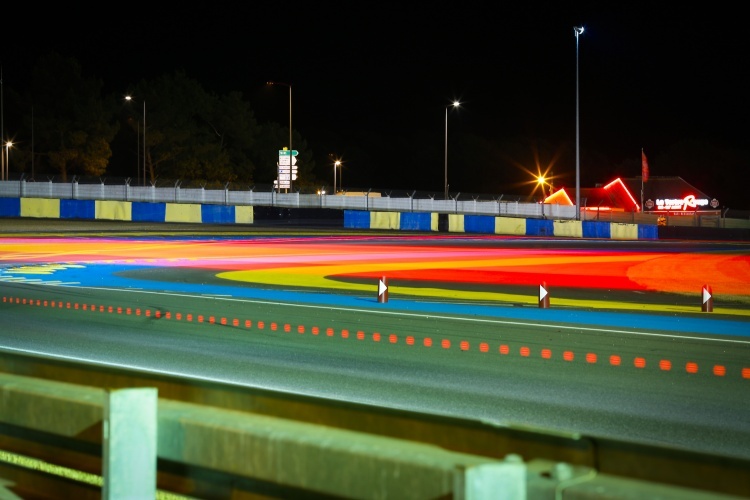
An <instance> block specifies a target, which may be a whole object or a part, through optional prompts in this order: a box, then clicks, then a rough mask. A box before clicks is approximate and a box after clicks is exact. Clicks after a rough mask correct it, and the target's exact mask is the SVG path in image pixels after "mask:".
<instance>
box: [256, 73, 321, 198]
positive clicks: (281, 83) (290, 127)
mask: <svg viewBox="0 0 750 500" xmlns="http://www.w3.org/2000/svg"><path fill="white" fill-rule="evenodd" d="M268 85H284V86H285V87H289V155H290V156H289V189H290V190H291V189H292V163H293V161H294V156H293V153H292V85H291V84H290V83H284V82H268ZM280 187H281V179H279V188H280ZM334 191H335V189H334Z"/></svg>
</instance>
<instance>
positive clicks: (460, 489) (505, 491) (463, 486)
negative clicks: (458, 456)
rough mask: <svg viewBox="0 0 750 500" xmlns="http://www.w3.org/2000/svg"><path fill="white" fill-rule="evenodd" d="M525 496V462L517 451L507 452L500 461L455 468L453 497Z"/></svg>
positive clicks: (517, 499)
mask: <svg viewBox="0 0 750 500" xmlns="http://www.w3.org/2000/svg"><path fill="white" fill-rule="evenodd" d="M526 496H527V495H526V464H525V463H524V462H523V460H522V459H521V457H520V456H518V455H508V456H506V457H505V461H504V462H495V463H487V464H481V465H474V466H469V467H465V466H459V467H457V468H456V471H455V475H454V485H453V498H455V499H456V500H485V499H487V500H490V499H492V500H526Z"/></svg>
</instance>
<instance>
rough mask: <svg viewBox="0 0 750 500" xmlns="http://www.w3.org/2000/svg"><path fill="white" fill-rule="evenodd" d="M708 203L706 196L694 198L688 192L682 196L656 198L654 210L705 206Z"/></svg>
mask: <svg viewBox="0 0 750 500" xmlns="http://www.w3.org/2000/svg"><path fill="white" fill-rule="evenodd" d="M708 204H709V201H708V199H707V198H696V197H695V195H693V194H690V195H687V196H685V197H684V198H657V199H656V210H688V209H696V208H699V207H707V206H708Z"/></svg>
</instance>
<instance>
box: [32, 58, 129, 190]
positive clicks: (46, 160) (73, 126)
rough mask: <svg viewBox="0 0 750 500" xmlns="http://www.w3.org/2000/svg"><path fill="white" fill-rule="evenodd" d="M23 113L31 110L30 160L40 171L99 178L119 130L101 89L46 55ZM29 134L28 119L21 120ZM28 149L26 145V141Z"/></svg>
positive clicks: (71, 64)
mask: <svg viewBox="0 0 750 500" xmlns="http://www.w3.org/2000/svg"><path fill="white" fill-rule="evenodd" d="M24 100H25V101H26V103H25V104H24V105H23V107H27V109H32V108H33V110H34V115H33V134H31V133H30V134H29V137H31V136H33V138H34V158H35V160H36V162H37V164H38V169H39V171H47V172H57V173H59V174H60V176H61V177H62V180H63V181H67V178H68V176H69V175H71V174H73V175H87V176H100V175H102V174H104V173H105V172H106V170H107V164H108V161H109V158H110V157H111V155H112V151H111V149H110V146H109V145H110V142H111V141H112V139H113V138H114V136H115V134H116V133H117V130H118V125H117V123H116V121H115V120H114V117H115V115H114V110H115V107H114V103H113V101H111V100H107V99H104V98H103V97H102V83H101V81H99V80H96V79H92V78H84V77H83V76H82V75H81V68H80V66H79V64H78V63H77V62H76V60H75V59H72V58H67V57H63V56H60V55H59V54H57V53H54V52H53V53H50V54H49V55H47V56H44V57H42V58H40V59H39V61H37V64H36V65H35V66H34V70H33V81H32V85H31V92H30V93H29V94H27V95H26V96H25V97H24ZM24 121H25V123H26V129H27V130H29V131H31V130H32V119H31V115H29V116H28V118H25V119H24ZM28 144H31V142H30V141H29V142H28Z"/></svg>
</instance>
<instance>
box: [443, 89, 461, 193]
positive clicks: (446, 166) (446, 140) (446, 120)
mask: <svg viewBox="0 0 750 500" xmlns="http://www.w3.org/2000/svg"><path fill="white" fill-rule="evenodd" d="M459 104H461V103H460V102H458V101H453V103H452V104H449V105H447V106H446V107H445V199H446V200H447V199H448V108H450V107H451V106H453V107H454V108H457V107H458V105H459Z"/></svg>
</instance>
